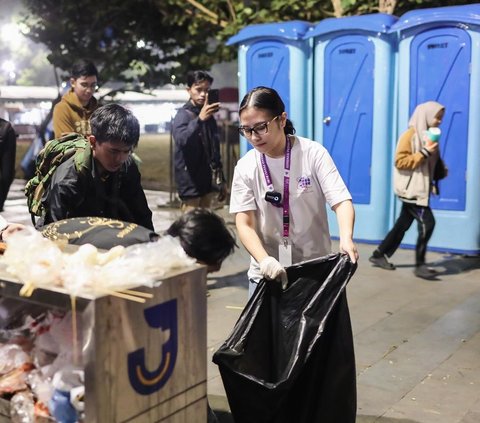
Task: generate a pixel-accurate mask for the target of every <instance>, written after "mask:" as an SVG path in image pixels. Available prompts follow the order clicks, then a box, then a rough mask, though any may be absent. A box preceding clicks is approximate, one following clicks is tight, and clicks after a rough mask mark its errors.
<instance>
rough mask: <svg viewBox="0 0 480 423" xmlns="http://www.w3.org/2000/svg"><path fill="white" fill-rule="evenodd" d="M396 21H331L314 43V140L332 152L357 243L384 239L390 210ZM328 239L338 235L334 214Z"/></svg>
mask: <svg viewBox="0 0 480 423" xmlns="http://www.w3.org/2000/svg"><path fill="white" fill-rule="evenodd" d="M396 20H397V18H396V17H395V16H392V15H386V14H381V13H378V14H371V15H363V16H352V17H345V18H329V19H324V20H322V21H321V22H320V23H318V24H317V25H316V26H315V27H314V28H313V29H312V30H311V31H309V32H308V34H306V37H307V38H313V40H314V43H313V51H314V83H313V85H314V87H315V88H314V96H313V104H314V105H315V108H314V109H315V110H314V116H313V128H314V129H313V132H314V135H313V138H314V139H315V140H317V141H319V142H321V143H323V145H324V146H325V148H327V150H328V151H329V152H330V154H331V156H332V158H333V160H334V161H335V164H336V165H337V168H338V170H339V172H340V174H341V175H342V178H343V179H344V181H345V183H346V185H347V187H348V189H349V190H350V192H351V194H352V197H353V202H354V204H355V210H356V225H355V239H357V240H361V241H366V242H369V241H370V242H375V241H378V240H381V239H382V238H383V236H384V235H385V233H386V231H387V229H388V225H389V220H390V219H389V216H390V206H391V203H392V201H391V191H392V188H391V183H390V174H391V169H390V168H391V155H392V151H391V148H392V146H391V142H390V140H391V138H392V125H391V122H392V116H393V104H394V101H393V98H394V52H395V45H396V41H395V37H394V36H392V34H389V33H388V30H389V28H390V26H391V25H392V24H393V23H395V21H396ZM329 225H330V232H331V234H332V235H333V236H334V237H336V236H338V224H337V221H336V218H335V213H333V212H330V213H329Z"/></svg>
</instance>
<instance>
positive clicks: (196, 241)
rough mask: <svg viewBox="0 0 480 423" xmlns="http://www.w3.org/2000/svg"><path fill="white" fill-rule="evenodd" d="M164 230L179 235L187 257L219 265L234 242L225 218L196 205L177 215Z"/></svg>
mask: <svg viewBox="0 0 480 423" xmlns="http://www.w3.org/2000/svg"><path fill="white" fill-rule="evenodd" d="M166 233H167V234H168V235H170V236H173V237H177V236H178V237H179V238H180V244H181V246H182V247H183V249H184V250H185V252H186V253H187V255H189V256H190V257H193V258H195V259H197V260H198V261H200V262H202V263H205V264H207V265H219V264H221V263H222V261H223V260H225V259H226V258H227V257H228V256H229V255H230V254H231V253H233V250H234V248H235V247H236V246H237V244H236V242H235V238H234V237H233V235H232V233H231V232H230V231H229V229H228V228H227V226H226V224H225V221H224V220H223V219H222V218H221V217H220V216H218V215H217V214H215V213H214V212H213V211H211V210H208V209H202V208H196V209H193V210H190V211H188V212H186V213H185V214H183V215H182V216H181V217H179V218H178V219H177V220H176V221H175V222H173V223H172V225H171V226H170V227H169V228H168V229H167V231H166Z"/></svg>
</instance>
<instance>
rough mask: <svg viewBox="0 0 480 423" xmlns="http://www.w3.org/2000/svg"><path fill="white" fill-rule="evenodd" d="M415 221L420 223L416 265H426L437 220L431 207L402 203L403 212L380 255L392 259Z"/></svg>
mask: <svg viewBox="0 0 480 423" xmlns="http://www.w3.org/2000/svg"><path fill="white" fill-rule="evenodd" d="M413 219H415V220H416V221H417V223H418V238H417V245H416V247H415V264H416V265H417V266H420V265H422V264H424V263H425V254H426V252H427V243H428V241H429V240H430V237H431V236H432V233H433V229H434V228H435V218H434V217H433V213H432V209H431V208H430V207H428V206H427V207H422V206H417V205H416V204H410V203H402V210H401V212H400V216H398V219H397V221H396V222H395V225H393V228H392V229H391V230H390V232H389V233H388V234H387V236H386V237H385V239H384V240H383V241H382V243H381V244H380V245H379V247H378V249H377V250H378V252H379V253H380V254H385V255H386V256H387V257H391V256H392V255H393V253H394V252H395V251H396V250H397V248H398V246H399V245H400V243H401V242H402V239H403V237H404V235H405V232H407V230H408V229H409V228H410V226H411V225H412V222H413Z"/></svg>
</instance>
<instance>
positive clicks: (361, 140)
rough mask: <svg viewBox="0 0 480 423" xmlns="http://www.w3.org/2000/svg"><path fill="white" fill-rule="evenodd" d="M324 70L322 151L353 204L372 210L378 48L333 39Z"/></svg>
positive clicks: (355, 39)
mask: <svg viewBox="0 0 480 423" xmlns="http://www.w3.org/2000/svg"><path fill="white" fill-rule="evenodd" d="M324 66H325V82H324V83H325V87H324V93H325V97H324V113H325V115H324V120H323V122H324V126H323V128H324V129H323V145H324V146H325V148H326V149H327V150H328V151H329V153H330V155H331V156H332V158H333V160H334V162H335V164H336V166H337V168H338V170H339V172H340V175H342V178H343V180H344V181H345V183H346V185H347V187H348V189H349V190H350V193H351V194H352V198H353V202H354V203H356V204H369V203H370V190H371V177H370V168H371V164H372V120H373V72H374V69H373V68H374V45H373V43H372V42H371V41H368V39H367V37H365V36H361V35H348V36H341V37H338V38H335V39H333V40H332V41H331V42H329V44H328V45H327V47H326V49H325V63H324ZM385 142H387V140H385Z"/></svg>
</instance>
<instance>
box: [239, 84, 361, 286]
mask: <svg viewBox="0 0 480 423" xmlns="http://www.w3.org/2000/svg"><path fill="white" fill-rule="evenodd" d="M239 113H240V127H239V132H240V134H241V135H243V136H244V137H246V138H247V140H248V141H249V142H250V144H251V145H252V146H253V147H254V148H253V149H252V150H250V151H249V152H248V153H247V154H246V155H245V156H244V157H242V158H241V159H240V160H239V161H238V163H237V165H236V167H235V173H234V176H233V183H232V192H231V199H230V212H231V213H235V214H236V216H235V223H236V226H237V230H238V235H239V237H240V240H241V241H242V243H243V245H244V246H245V248H246V249H247V251H248V252H249V253H250V255H251V264H250V269H249V272H248V277H249V279H250V282H251V283H250V294H252V293H253V290H254V289H255V287H256V284H257V283H258V282H259V281H260V279H262V278H263V277H265V278H267V279H271V280H273V279H277V280H281V281H282V283H283V286H284V287H285V286H286V282H287V281H286V272H285V269H284V267H285V266H289V265H291V264H294V263H298V262H301V261H304V260H308V259H312V258H317V257H321V256H324V255H326V254H329V253H330V252H331V243H330V234H329V229H328V221H327V213H326V208H325V205H326V203H328V204H329V206H330V207H331V208H332V209H333V210H334V211H335V213H336V215H337V220H338V226H339V231H340V245H339V248H340V251H341V252H343V253H346V254H348V255H349V257H350V259H351V260H352V262H356V261H357V259H358V252H357V248H356V246H355V244H354V242H353V240H352V236H353V226H354V220H355V212H354V209H353V205H352V197H351V195H350V193H349V192H348V189H347V188H346V186H345V184H344V182H343V180H342V178H341V176H340V174H339V173H338V170H337V168H336V166H335V164H334V163H333V161H332V158H331V157H330V155H329V154H328V152H327V150H326V149H325V148H324V147H323V146H322V145H320V144H319V143H317V142H314V141H312V140H309V139H306V138H301V137H297V136H295V135H294V133H295V129H294V127H293V125H292V123H291V121H290V120H289V119H287V114H286V112H285V105H284V103H283V101H282V99H281V98H280V96H279V95H278V93H277V92H276V91H275V90H274V89H272V88H266V87H257V88H254V89H253V90H251V91H250V92H249V93H247V95H246V96H245V97H244V98H243V100H242V102H241V104H240V112H239Z"/></svg>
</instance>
